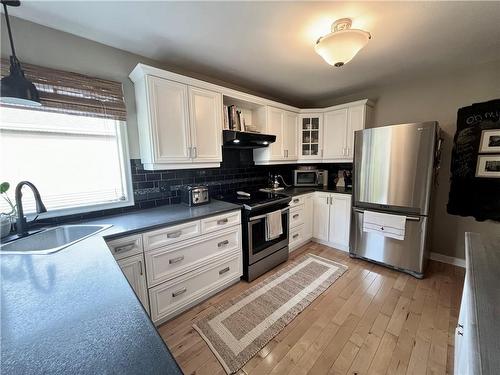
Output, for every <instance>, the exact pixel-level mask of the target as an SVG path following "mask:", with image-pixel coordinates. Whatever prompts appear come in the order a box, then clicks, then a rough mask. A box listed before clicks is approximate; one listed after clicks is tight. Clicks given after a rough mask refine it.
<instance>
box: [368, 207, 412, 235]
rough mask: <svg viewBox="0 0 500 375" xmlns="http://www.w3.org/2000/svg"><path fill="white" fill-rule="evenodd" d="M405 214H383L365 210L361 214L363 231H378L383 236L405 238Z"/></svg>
mask: <svg viewBox="0 0 500 375" xmlns="http://www.w3.org/2000/svg"><path fill="white" fill-rule="evenodd" d="M405 226H406V216H400V215H391V214H383V213H381V212H373V211H365V213H364V215H363V232H373V233H378V234H380V235H382V236H384V237H390V238H395V239H396V240H401V241H402V240H404V239H405Z"/></svg>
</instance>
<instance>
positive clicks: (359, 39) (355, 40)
mask: <svg viewBox="0 0 500 375" xmlns="http://www.w3.org/2000/svg"><path fill="white" fill-rule="evenodd" d="M351 25H352V21H351V19H350V18H341V19H339V20H337V21H335V22H334V23H333V25H332V32H331V33H330V34H328V35H325V36H322V37H321V38H319V39H318V41H317V42H316V46H315V47H314V49H315V50H316V52H317V53H318V55H320V56H321V57H322V58H323V59H324V60H325V61H326V62H327V63H328V64H330V65H333V66H335V67H337V68H338V67H341V66H343V65H344V64H347V63H348V62H349V61H351V60H352V59H353V57H354V56H356V54H357V53H358V52H359V51H360V50H361V49H362V48H363V47H364V46H365V45H366V43H368V40H369V39H371V35H370V33H367V32H366V31H363V30H358V29H351Z"/></svg>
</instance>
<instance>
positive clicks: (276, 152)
mask: <svg viewBox="0 0 500 375" xmlns="http://www.w3.org/2000/svg"><path fill="white" fill-rule="evenodd" d="M283 121H284V111H283V110H281V109H277V108H273V107H268V108H267V133H268V134H272V135H275V136H276V141H275V142H274V143H271V144H270V145H269V159H270V160H282V159H284V158H285V153H284V150H283V144H284V137H283Z"/></svg>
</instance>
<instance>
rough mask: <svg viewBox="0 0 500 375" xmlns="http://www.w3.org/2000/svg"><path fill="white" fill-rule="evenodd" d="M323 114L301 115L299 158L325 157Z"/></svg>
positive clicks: (317, 158)
mask: <svg viewBox="0 0 500 375" xmlns="http://www.w3.org/2000/svg"><path fill="white" fill-rule="evenodd" d="M322 137H323V114H322V113H310V114H309V113H308V114H302V115H300V120H299V157H298V159H299V160H307V161H309V160H321V159H322V158H323V156H322V155H323V141H322Z"/></svg>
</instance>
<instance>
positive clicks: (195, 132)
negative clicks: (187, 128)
mask: <svg viewBox="0 0 500 375" xmlns="http://www.w3.org/2000/svg"><path fill="white" fill-rule="evenodd" d="M189 118H190V122H191V136H192V142H191V143H192V147H193V155H192V157H193V162H195V163H196V162H202V163H203V162H220V161H222V140H221V138H222V95H221V94H220V93H218V92H214V91H209V90H203V89H199V88H196V87H189Z"/></svg>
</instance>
